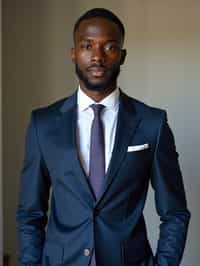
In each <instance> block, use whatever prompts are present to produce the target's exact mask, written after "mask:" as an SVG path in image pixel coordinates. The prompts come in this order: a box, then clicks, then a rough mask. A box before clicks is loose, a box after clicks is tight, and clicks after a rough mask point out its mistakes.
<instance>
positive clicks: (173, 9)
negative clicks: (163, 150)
mask: <svg viewBox="0 0 200 266" xmlns="http://www.w3.org/2000/svg"><path fill="white" fill-rule="evenodd" d="M91 2H92V4H91ZM93 7H105V8H110V9H111V10H113V11H114V12H115V13H116V14H117V15H119V17H120V18H121V19H122V21H123V23H124V24H125V27H126V31H127V34H126V42H125V47H126V48H127V51H128V57H127V60H126V63H125V65H124V66H123V67H122V71H121V75H120V80H119V84H120V86H121V88H122V89H123V90H124V92H126V93H127V94H129V95H131V96H133V97H135V98H138V99H140V100H142V101H144V102H146V103H148V104H150V105H154V106H157V107H161V108H164V109H167V111H168V119H169V123H170V125H171V127H172V129H173V132H174V135H175V139H176V146H177V150H178V152H179V154H180V157H179V158H180V164H181V168H182V172H183V176H184V183H185V189H186V194H187V199H188V206H189V209H190V211H191V213H192V219H191V223H190V228H189V234H188V239H187V244H186V249H185V253H184V258H183V261H182V266H188V265H189V266H198V265H199V261H200V249H199V239H200V233H199V224H200V214H199V191H200V181H199V172H200V166H199V165H200V163H199V149H200V119H199V116H200V107H199V102H200V101H199V98H200V92H199V87H200V28H199V25H200V16H199V14H200V0H121V1H116V0H110V1H108V0H99V1H97V0H96V1H95V0H93V1H90V0H85V1H84V0H82V1H78V0H73V1H67V0H57V1H56V0H54V1H53V0H42V1H39V0H28V1H27V0H4V1H3V8H2V11H3V42H2V45H3V54H2V57H3V58H2V59H3V75H2V78H3V91H2V108H3V194H4V197H3V200H4V202H3V203H4V248H5V252H8V253H10V254H11V259H12V260H11V266H17V265H18V264H17V236H16V222H15V212H16V206H17V201H18V187H19V174H20V169H21V165H22V161H23V152H24V137H25V129H26V127H27V125H28V121H29V115H30V112H31V110H32V109H33V108H36V107H39V106H43V105H47V104H49V103H51V102H53V101H55V100H57V99H59V98H62V97H65V96H67V95H69V94H71V93H72V92H73V91H74V90H75V88H76V87H77V81H76V77H75V75H74V66H73V65H72V63H71V59H70V56H69V52H70V48H71V46H72V29H73V25H74V22H75V21H76V19H77V18H78V17H79V16H80V15H81V14H82V13H83V12H85V11H86V10H87V9H90V8H93ZM145 215H146V218H147V221H148V223H147V224H148V229H149V238H150V241H151V243H152V246H153V249H154V250H155V248H156V241H157V238H158V232H159V231H158V228H159V218H158V217H157V216H156V212H155V208H154V195H153V191H152V190H151V189H150V193H149V198H148V202H147V205H146V209H145Z"/></svg>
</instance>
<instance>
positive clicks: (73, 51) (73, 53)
mask: <svg viewBox="0 0 200 266" xmlns="http://www.w3.org/2000/svg"><path fill="white" fill-rule="evenodd" d="M75 59H76V55H75V48H74V47H72V48H71V60H72V62H73V63H75Z"/></svg>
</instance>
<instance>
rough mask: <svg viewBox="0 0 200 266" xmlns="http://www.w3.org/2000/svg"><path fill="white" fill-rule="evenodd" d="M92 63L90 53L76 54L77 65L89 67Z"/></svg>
mask: <svg viewBox="0 0 200 266" xmlns="http://www.w3.org/2000/svg"><path fill="white" fill-rule="evenodd" d="M89 62H90V54H89V53H88V52H81V53H79V52H77V53H76V54H75V63H77V64H79V65H81V66H87V65H88V63H89Z"/></svg>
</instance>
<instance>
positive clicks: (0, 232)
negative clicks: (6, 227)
mask: <svg viewBox="0 0 200 266" xmlns="http://www.w3.org/2000/svg"><path fill="white" fill-rule="evenodd" d="M1 26H2V25H1V0H0V29H1ZM1 78H2V77H1V33H0V265H2V264H3V230H2V226H3V218H2V214H3V211H2V207H3V203H2V199H3V196H2V110H1V100H2V97H1V93H2V86H1V85H2V84H1Z"/></svg>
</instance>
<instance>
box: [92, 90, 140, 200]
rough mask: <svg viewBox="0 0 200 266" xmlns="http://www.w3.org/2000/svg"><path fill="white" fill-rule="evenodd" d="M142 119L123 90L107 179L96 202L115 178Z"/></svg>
mask: <svg viewBox="0 0 200 266" xmlns="http://www.w3.org/2000/svg"><path fill="white" fill-rule="evenodd" d="M130 101H131V103H130ZM140 120H141V119H140V117H139V115H138V114H137V113H136V110H135V108H134V105H133V102H132V99H130V98H129V97H128V96H127V95H125V94H124V93H122V92H121V94H120V102H119V113H118V122H117V129H116V137H115V144H114V147H113V152H112V157H111V160H110V164H109V167H108V170H107V174H106V176H105V181H104V184H103V186H102V193H101V196H100V198H99V200H98V201H97V203H96V204H99V203H100V201H101V200H102V199H103V196H104V194H105V193H106V191H107V190H108V188H109V187H110V185H111V183H112V181H113V179H114V178H115V176H116V173H117V171H118V170H119V168H120V166H121V163H122V161H123V159H124V157H125V156H126V153H127V148H128V145H129V141H130V139H131V138H132V137H133V135H134V133H135V131H136V129H137V127H138V125H139V123H140Z"/></svg>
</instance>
